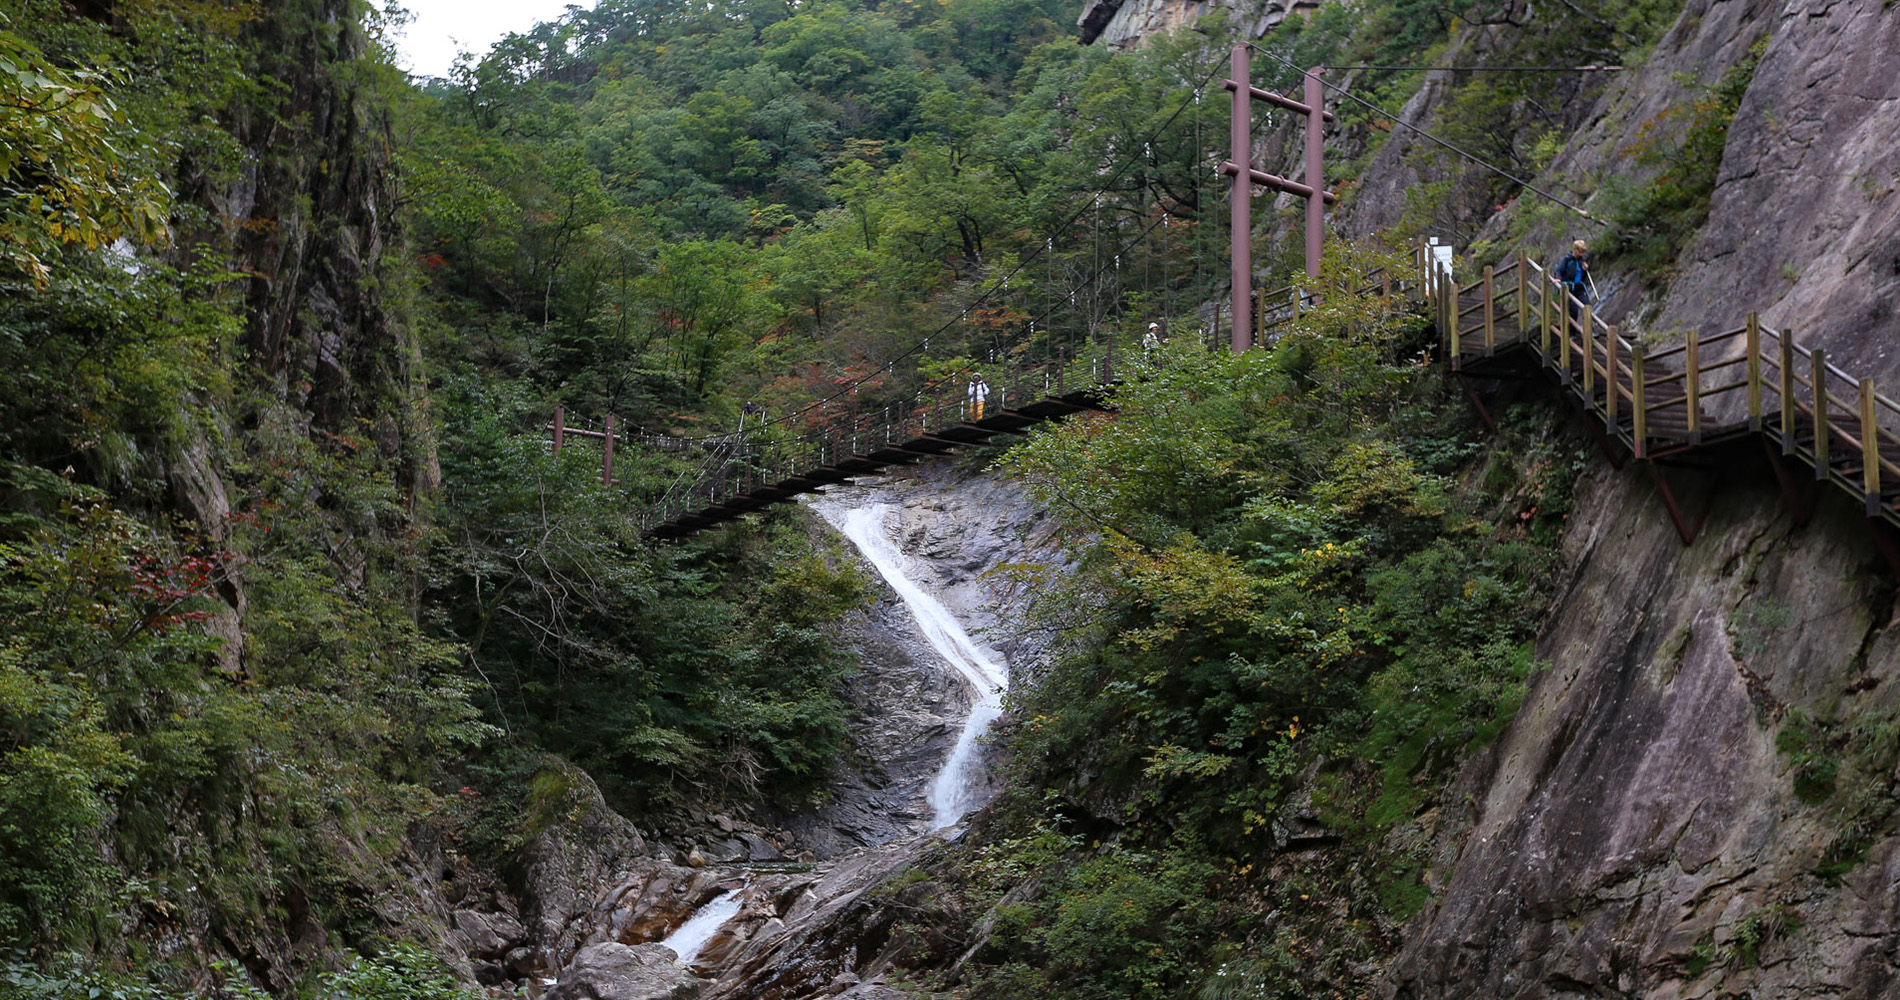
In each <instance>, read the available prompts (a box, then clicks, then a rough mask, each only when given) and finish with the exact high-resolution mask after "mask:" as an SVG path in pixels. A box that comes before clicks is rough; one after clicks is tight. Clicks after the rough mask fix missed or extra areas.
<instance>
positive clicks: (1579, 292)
mask: <svg viewBox="0 0 1900 1000" xmlns="http://www.w3.org/2000/svg"><path fill="white" fill-rule="evenodd" d="M1589 252H1590V245H1589V244H1588V243H1585V242H1584V241H1582V240H1578V241H1576V242H1575V243H1572V244H1570V256H1568V257H1565V258H1564V259H1563V263H1561V264H1558V265H1557V283H1558V284H1560V285H1562V286H1563V287H1564V291H1566V292H1569V293H1570V297H1571V298H1570V318H1571V319H1576V318H1577V317H1578V316H1579V315H1580V314H1581V313H1582V308H1583V306H1587V305H1589V304H1590V262H1589V261H1587V260H1584V259H1583V258H1584V254H1587V253H1589Z"/></svg>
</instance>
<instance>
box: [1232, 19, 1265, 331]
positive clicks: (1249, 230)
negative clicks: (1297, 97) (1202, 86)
mask: <svg viewBox="0 0 1900 1000" xmlns="http://www.w3.org/2000/svg"><path fill="white" fill-rule="evenodd" d="M1252 54H1253V53H1252V50H1250V49H1249V48H1248V47H1247V46H1246V45H1245V44H1241V45H1236V46H1234V61H1233V74H1234V78H1233V79H1232V80H1229V81H1227V82H1228V84H1229V89H1231V90H1232V91H1233V92H1234V110H1233V116H1232V119H1231V121H1230V123H1229V126H1228V137H1227V138H1228V148H1229V149H1232V150H1233V152H1234V163H1236V164H1240V163H1244V164H1247V169H1246V170H1235V171H1234V193H1233V197H1232V198H1230V199H1228V211H1229V212H1230V213H1231V214H1230V216H1229V222H1228V231H1229V236H1230V241H1231V243H1232V245H1233V247H1232V249H1233V252H1232V254H1230V257H1231V260H1230V261H1229V264H1230V266H1231V267H1232V273H1231V275H1230V280H1231V281H1232V282H1233V284H1232V285H1231V287H1232V288H1233V291H1234V308H1233V318H1234V331H1233V337H1232V340H1231V346H1232V347H1233V351H1234V353H1235V354H1242V353H1245V352H1246V350H1247V348H1249V347H1251V346H1253V344H1252V339H1253V338H1252V332H1253V323H1252V321H1251V319H1250V317H1249V316H1248V315H1247V310H1249V309H1251V308H1253V177H1252V176H1251V174H1252V173H1253V84H1252V67H1251V65H1250V62H1251V58H1252ZM1261 314H1262V315H1265V312H1264V310H1263V311H1262V313H1261Z"/></svg>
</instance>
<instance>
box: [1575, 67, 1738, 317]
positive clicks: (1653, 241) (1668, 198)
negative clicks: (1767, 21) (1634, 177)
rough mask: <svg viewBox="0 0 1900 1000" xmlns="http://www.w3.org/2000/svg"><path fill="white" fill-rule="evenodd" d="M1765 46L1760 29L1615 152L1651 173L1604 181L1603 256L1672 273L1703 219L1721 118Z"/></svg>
mask: <svg viewBox="0 0 1900 1000" xmlns="http://www.w3.org/2000/svg"><path fill="white" fill-rule="evenodd" d="M1767 44H1768V38H1767V36H1766V35H1764V36H1762V38H1761V39H1760V40H1758V41H1757V42H1756V43H1755V45H1754V46H1753V47H1752V48H1750V49H1749V52H1748V56H1747V58H1745V59H1743V60H1742V61H1740V62H1738V63H1736V64H1735V65H1733V66H1730V67H1729V68H1728V69H1727V70H1726V71H1724V72H1723V74H1722V78H1721V80H1719V81H1718V82H1717V83H1716V84H1715V85H1714V86H1711V87H1708V88H1706V89H1704V90H1702V91H1701V92H1700V93H1698V94H1697V95H1696V96H1695V97H1693V98H1691V99H1690V100H1688V101H1686V102H1683V103H1681V104H1673V105H1670V106H1669V107H1667V108H1665V109H1663V111H1661V112H1660V113H1658V114H1657V115H1656V116H1655V117H1654V118H1652V119H1651V120H1649V121H1647V122H1644V123H1643V128H1642V131H1641V132H1640V133H1639V134H1638V138H1637V140H1636V142H1634V143H1633V144H1632V145H1631V146H1630V147H1629V148H1628V149H1625V150H1623V151H1622V155H1623V156H1625V157H1627V158H1629V159H1631V160H1633V161H1634V162H1635V163H1636V164H1637V165H1638V166H1640V167H1646V168H1648V169H1650V170H1651V171H1653V172H1654V176H1653V177H1652V178H1651V179H1650V180H1649V181H1648V182H1646V183H1644V184H1641V185H1639V186H1632V185H1630V184H1628V183H1627V182H1623V183H1614V184H1611V185H1608V186H1606V188H1605V198H1606V201H1607V204H1606V207H1605V211H1604V214H1605V215H1607V216H1608V217H1609V219H1610V221H1611V229H1610V230H1609V231H1608V232H1607V233H1606V234H1605V235H1604V237H1603V239H1601V240H1600V241H1599V242H1598V245H1597V249H1598V251H1599V253H1600V254H1601V255H1602V256H1603V258H1604V259H1605V260H1612V261H1619V262H1623V263H1626V264H1628V265H1629V266H1631V267H1633V268H1635V269H1636V270H1637V271H1638V272H1639V273H1641V274H1643V275H1644V276H1646V277H1648V278H1650V279H1651V280H1667V278H1668V276H1669V275H1670V274H1672V273H1673V272H1674V269H1675V266H1676V263H1675V262H1676V260H1677V259H1678V258H1679V257H1680V256H1681V253H1682V251H1683V249H1684V247H1686V246H1687V245H1688V241H1689V240H1690V239H1691V238H1692V237H1693V236H1694V235H1695V234H1696V232H1698V231H1699V230H1700V229H1701V228H1702V224H1703V223H1704V222H1705V221H1707V220H1708V217H1709V197H1710V195H1712V194H1713V193H1714V191H1715V180H1716V173H1717V171H1718V170H1720V168H1721V166H1722V151H1723V149H1724V148H1725V147H1726V145H1727V143H1728V128H1729V123H1730V122H1731V121H1733V120H1734V119H1735V111H1736V109H1737V108H1739V107H1740V106H1741V102H1742V95H1743V94H1745V93H1746V92H1747V91H1748V84H1749V81H1751V80H1753V79H1754V76H1755V67H1756V65H1757V64H1759V63H1760V62H1761V55H1762V52H1763V51H1764V50H1765V49H1766V48H1767Z"/></svg>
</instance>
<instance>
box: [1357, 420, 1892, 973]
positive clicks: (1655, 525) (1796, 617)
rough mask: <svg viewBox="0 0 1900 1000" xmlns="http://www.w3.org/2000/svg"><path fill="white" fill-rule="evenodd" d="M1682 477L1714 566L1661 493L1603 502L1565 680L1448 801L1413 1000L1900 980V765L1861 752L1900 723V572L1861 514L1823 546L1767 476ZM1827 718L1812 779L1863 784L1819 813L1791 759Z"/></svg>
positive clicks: (1821, 532)
mask: <svg viewBox="0 0 1900 1000" xmlns="http://www.w3.org/2000/svg"><path fill="white" fill-rule="evenodd" d="M1745 457H1747V456H1737V457H1736V461H1735V464H1736V466H1738V467H1746V466H1745V464H1744V463H1743V462H1742V459H1743V458H1745ZM1669 475H1670V478H1671V480H1672V481H1673V482H1672V485H1674V486H1675V488H1676V489H1677V490H1678V491H1681V493H1682V496H1683V499H1684V500H1685V501H1686V502H1687V503H1688V504H1690V510H1691V512H1692V514H1693V512H1694V511H1695V510H1696V509H1697V508H1698V507H1699V505H1701V504H1703V503H1705V502H1707V503H1709V504H1710V507H1709V515H1708V522H1707V525H1706V527H1705V528H1704V530H1703V534H1702V536H1701V537H1699V538H1698V539H1697V541H1696V542H1695V544H1694V545H1692V546H1688V547H1684V546H1683V545H1682V544H1681V542H1680V541H1679V540H1678V538H1677V537H1676V532H1675V529H1674V527H1673V525H1672V524H1671V523H1670V521H1669V519H1668V517H1667V516H1666V515H1665V514H1664V510H1663V505H1662V500H1661V498H1660V497H1659V496H1658V495H1657V491H1656V489H1655V487H1654V486H1653V485H1652V484H1651V483H1650V482H1649V480H1648V478H1647V477H1646V476H1645V475H1643V473H1641V472H1640V471H1638V470H1637V469H1635V468H1625V469H1623V470H1621V471H1617V470H1613V469H1611V468H1610V467H1609V466H1607V465H1602V466H1599V467H1598V468H1597V469H1596V470H1595V471H1594V472H1593V473H1592V474H1591V475H1590V477H1589V478H1588V480H1587V481H1586V483H1585V484H1584V485H1583V487H1582V490H1581V496H1580V497H1579V500H1580V502H1579V503H1578V505H1577V513H1576V514H1575V515H1574V520H1573V527H1572V528H1571V530H1570V533H1569V536H1568V542H1567V546H1566V549H1567V555H1568V557H1569V561H1570V564H1571V566H1572V571H1571V576H1570V579H1569V581H1568V584H1567V586H1566V587H1565V588H1564V589H1563V591H1562V592H1561V593H1560V595H1559V597H1558V599H1557V600H1556V601H1555V602H1554V604H1553V607H1552V608H1551V609H1550V612H1549V619H1548V622H1547V625H1546V628H1545V632H1544V635H1543V638H1542V640H1541V641H1540V643H1539V648H1538V656H1539V659H1540V661H1541V662H1543V663H1545V664H1547V669H1546V670H1545V671H1544V672H1543V673H1542V674H1540V675H1539V676H1538V677H1537V678H1536V680H1535V681H1534V682H1533V684H1532V687H1531V691H1530V694H1529V697H1528V698H1527V700H1526V702H1525V704H1524V706H1523V708H1522V709H1521V710H1520V712H1519V714H1518V716H1517V719H1516V721H1515V722H1514V723H1513V725H1512V726H1511V728H1510V729H1509V731H1508V732H1507V733H1506V735H1505V737H1504V738H1503V739H1502V740H1501V741H1500V742H1499V743H1498V744H1496V745H1495V746H1494V747H1492V748H1491V749H1490V750H1488V751H1487V752H1485V753H1484V754H1483V755H1481V756H1480V757H1479V758H1478V759H1476V760H1474V761H1472V762H1470V763H1469V764H1468V765H1467V768H1466V771H1465V774H1464V775H1463V777H1462V778H1461V780H1460V782H1459V783H1458V785H1457V786H1456V787H1454V788H1453V789H1452V790H1451V793H1450V794H1448V795H1447V796H1446V800H1447V802H1448V803H1449V804H1448V805H1447V807H1446V811H1447V812H1459V811H1462V812H1463V814H1464V815H1463V816H1461V817H1460V818H1459V819H1458V820H1457V821H1455V822H1453V823H1451V824H1450V826H1449V827H1448V828H1447V829H1444V830H1441V831H1439V836H1440V847H1441V851H1442V854H1441V863H1442V865H1443V867H1442V868H1441V870H1440V871H1439V872H1438V874H1437V877H1438V878H1439V879H1442V882H1441V884H1440V888H1441V889H1442V892H1441V895H1440V897H1439V901H1438V902H1437V903H1436V905H1435V906H1434V907H1433V908H1431V909H1430V910H1428V912H1427V913H1426V914H1425V915H1423V916H1422V917H1421V918H1420V919H1418V920H1417V921H1415V923H1414V924H1413V926H1412V928H1411V932H1410V934H1409V935H1408V944H1407V946H1406V948H1405V951H1404V954H1403V956H1402V957H1401V959H1400V960H1399V961H1398V962H1397V964H1396V966H1395V968H1394V977H1393V979H1394V982H1393V985H1394V988H1395V989H1396V991H1397V995H1398V996H1402V997H1433V996H1449V995H1454V994H1464V995H1483V996H1498V997H1518V996H1526V997H1528V996H1550V995H1556V996H1563V995H1570V994H1571V993H1573V992H1576V993H1583V994H1586V995H1592V996H1639V995H1640V996H1645V997H1697V996H1740V995H1753V996H1777V997H1792V996H1842V997H1876V996H1886V995H1890V994H1889V990H1890V989H1891V988H1892V985H1893V984H1894V983H1895V981H1896V976H1900V965H1896V956H1895V948H1896V947H1897V946H1900V911H1897V910H1896V906H1897V905H1900V901H1897V900H1896V898H1895V895H1894V893H1893V891H1892V889H1893V885H1894V883H1895V880H1896V878H1900V837H1896V836H1895V835H1894V832H1893V830H1892V828H1891V827H1892V824H1891V822H1890V819H1891V811H1892V810H1891V806H1890V805H1886V804H1884V803H1885V802H1889V801H1890V800H1891V799H1892V796H1893V791H1894V789H1893V783H1894V780H1895V777H1896V775H1895V774H1894V772H1893V765H1894V760H1893V758H1892V756H1891V754H1890V753H1888V752H1887V751H1886V750H1884V749H1882V750H1875V749H1873V748H1872V747H1871V746H1870V745H1867V744H1864V743H1862V742H1860V739H1861V738H1860V737H1858V736H1855V735H1852V734H1853V733H1854V732H1860V733H1863V734H1871V733H1873V732H1875V731H1876V730H1878V731H1880V732H1883V733H1884V732H1886V730H1887V729H1890V728H1891V727H1892V726H1893V725H1894V720H1895V719H1896V718H1900V714H1897V710H1900V690H1896V688H1895V684H1894V681H1895V679H1896V674H1900V633H1896V632H1895V631H1894V630H1893V629H1892V627H1891V626H1892V616H1893V595H1894V584H1893V579H1892V576H1891V572H1890V571H1889V570H1888V569H1887V568H1886V567H1885V566H1884V565H1882V564H1881V563H1880V560H1879V557H1878V556H1877V555H1876V554H1875V553H1874V552H1873V551H1872V547H1871V546H1870V544H1869V541H1868V538H1867V531H1868V527H1867V525H1866V524H1865V522H1864V521H1863V519H1862V518H1861V517H1860V516H1859V512H1858V511H1856V510H1853V509H1851V504H1848V503H1846V502H1844V501H1837V500H1835V498H1832V497H1828V498H1826V499H1825V502H1823V504H1822V505H1821V507H1820V509H1819V512H1818V514H1817V516H1816V517H1815V518H1814V520H1813V521H1812V522H1810V523H1808V524H1807V525H1805V526H1801V525H1797V524H1796V523H1795V520H1794V517H1793V515H1792V514H1791V512H1790V511H1789V510H1788V509H1787V508H1786V507H1785V505H1784V504H1783V503H1782V502H1781V499H1780V496H1779V493H1778V490H1777V489H1776V487H1775V486H1774V484H1773V483H1772V481H1770V480H1769V479H1768V477H1767V476H1766V475H1765V474H1764V475H1758V476H1754V477H1746V476H1744V477H1740V478H1729V479H1726V480H1723V481H1720V482H1714V481H1710V480H1709V479H1707V478H1706V477H1705V476H1701V475H1695V474H1687V473H1670V474H1669ZM1802 718H1806V719H1810V720H1816V721H1817V722H1819V723H1820V724H1821V725H1820V728H1821V729H1822V730H1823V731H1824V732H1825V733H1826V734H1827V735H1825V736H1823V737H1821V739H1822V740H1823V741H1824V742H1825V743H1826V747H1825V748H1824V749H1821V751H1820V753H1821V754H1822V757H1821V758H1820V759H1817V760H1815V761H1812V762H1810V765H1809V766H1810V767H1818V766H1824V767H1832V768H1838V769H1839V770H1838V771H1837V772H1836V777H1835V778H1834V779H1832V780H1833V787H1828V786H1825V785H1820V784H1817V785H1815V786H1814V787H1807V786H1803V787H1804V789H1805V792H1804V794H1805V801H1804V797H1803V796H1798V795H1797V794H1796V782H1797V780H1802V781H1806V780H1809V779H1810V778H1812V777H1813V776H1812V775H1810V774H1809V773H1808V772H1807V771H1804V770H1802V769H1800V768H1797V767H1796V765H1795V762H1794V761H1793V760H1792V759H1791V756H1790V754H1788V753H1784V752H1783V751H1782V750H1781V749H1778V746H1777V742H1778V739H1779V738H1780V736H1779V734H1781V733H1783V732H1784V731H1787V729H1788V727H1790V726H1791V725H1798V723H1797V721H1796V720H1799V719H1802ZM1857 727H1858V728H1857ZM1797 731H1799V730H1798V729H1797ZM1888 739H1890V737H1888V736H1885V735H1882V736H1879V737H1877V741H1881V740H1888Z"/></svg>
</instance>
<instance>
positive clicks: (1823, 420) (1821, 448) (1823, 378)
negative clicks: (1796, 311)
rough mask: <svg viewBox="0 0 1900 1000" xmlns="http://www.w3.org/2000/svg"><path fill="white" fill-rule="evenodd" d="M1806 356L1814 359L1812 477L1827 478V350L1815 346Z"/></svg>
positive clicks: (1828, 461) (1812, 378) (1812, 382)
mask: <svg viewBox="0 0 1900 1000" xmlns="http://www.w3.org/2000/svg"><path fill="white" fill-rule="evenodd" d="M1808 357H1809V358H1810V359H1812V360H1813V361H1814V371H1813V372H1812V374H1810V376H1809V378H1810V379H1811V380H1812V381H1811V383H1810V384H1811V385H1813V387H1814V478H1815V479H1817V480H1818V479H1826V478H1827V472H1828V469H1829V468H1830V467H1831V463H1832V461H1833V459H1832V458H1830V457H1829V456H1828V448H1829V447H1830V446H1831V445H1832V444H1833V442H1832V441H1830V440H1828V439H1829V437H1831V436H1832V432H1831V431H1829V429H1828V419H1827V352H1825V351H1823V350H1822V349H1820V348H1818V347H1817V348H1815V349H1814V350H1813V352H1812V353H1810V354H1809V355H1808Z"/></svg>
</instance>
